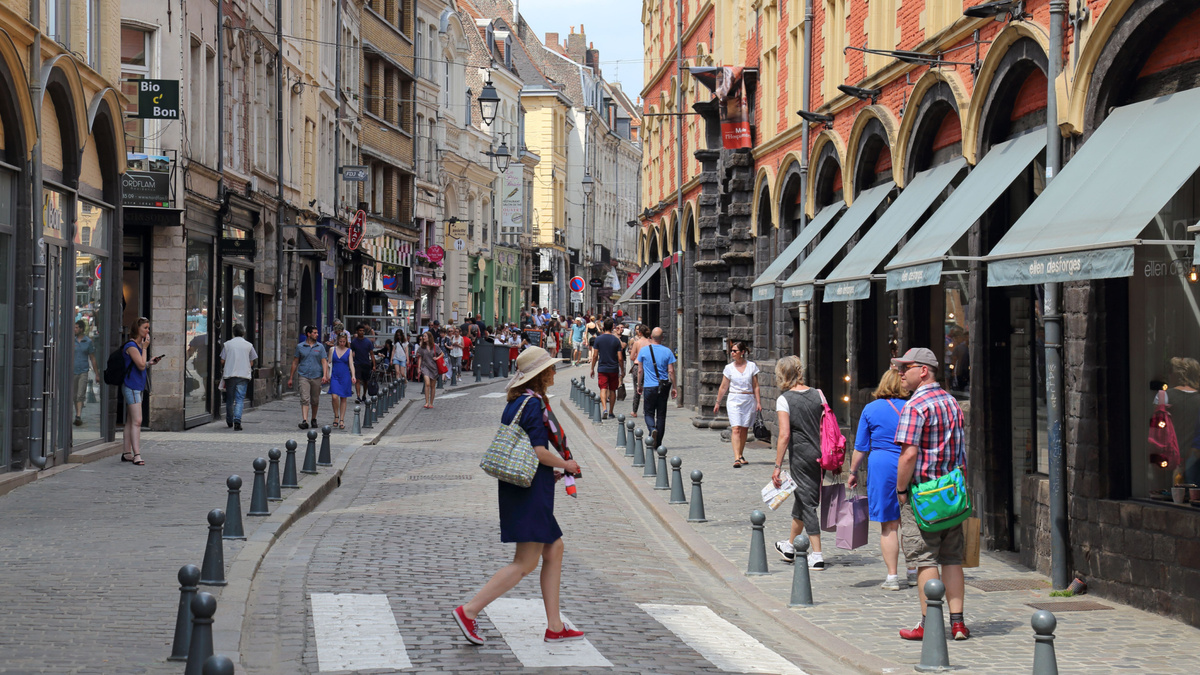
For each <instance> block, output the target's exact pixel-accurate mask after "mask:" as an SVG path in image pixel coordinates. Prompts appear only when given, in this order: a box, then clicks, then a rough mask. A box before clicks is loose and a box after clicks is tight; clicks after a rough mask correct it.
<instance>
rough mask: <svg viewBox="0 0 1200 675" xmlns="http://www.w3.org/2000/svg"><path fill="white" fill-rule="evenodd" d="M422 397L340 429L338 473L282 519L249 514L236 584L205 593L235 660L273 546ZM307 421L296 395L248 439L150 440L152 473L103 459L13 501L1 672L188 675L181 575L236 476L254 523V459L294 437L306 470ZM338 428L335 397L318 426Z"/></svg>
mask: <svg viewBox="0 0 1200 675" xmlns="http://www.w3.org/2000/svg"><path fill="white" fill-rule="evenodd" d="M410 385H411V383H410ZM461 388H463V387H458V389H461ZM419 389H420V387H419V385H418V386H416V387H411V386H410V388H409V390H408V392H407V399H406V400H404V401H401V402H400V403H399V405H396V406H393V407H392V409H391V411H390V413H389V414H388V415H386V416H385V417H384V418H383V419H382V420H381V421H379V422H377V423H376V424H375V425H374V428H373V429H368V430H364V433H363V435H361V436H356V435H353V434H352V432H351V431H350V428H349V424H348V425H347V429H346V430H345V431H335V432H334V433H333V435H332V437H331V449H332V456H333V464H334V466H333V467H319V473H318V474H317V475H306V474H303V473H300V474H299V476H300V486H301V487H300V489H298V490H297V489H293V490H284V491H283V497H284V499H283V501H282V502H273V503H271V505H270V511H271V515H270V516H269V517H258V518H251V517H249V516H244V517H243V523H244V528H245V532H246V536H247V540H246V541H232V540H225V542H224V557H225V570H226V578H227V579H228V580H229V585H228V586H225V587H223V588H222V587H201V590H204V591H207V592H209V593H213V594H214V595H217V600H218V608H217V615H216V623H215V625H214V633H215V635H216V649H217V652H218V653H228V654H229V655H230V656H236V649H237V639H238V636H239V635H240V632H241V628H240V627H241V611H242V609H243V606H244V602H245V595H246V593H248V590H249V584H250V581H251V579H252V577H253V574H254V572H255V571H256V570H257V568H258V564H259V562H261V560H262V557H263V556H264V555H265V554H266V552H267V550H268V549H269V548H270V545H271V543H272V542H273V541H274V539H275V538H276V537H278V536H279V534H281V533H282V531H283V530H285V529H286V528H287V527H288V526H289V525H290V524H291V523H292V522H294V521H295V520H296V519H298V518H299V517H300V516H302V515H303V514H304V513H306V512H307V511H308V510H310V509H311V508H312V507H313V506H315V505H316V504H317V503H318V502H319V501H320V500H321V498H323V497H324V495H325V494H327V493H328V492H329V491H330V490H333V489H334V488H335V487H336V486H337V485H338V483H339V481H340V476H341V473H342V467H344V466H345V463H346V461H347V460H348V459H349V457H350V456H351V455H352V454H353V453H354V451H355V450H357V449H358V448H359V447H361V446H362V445H364V444H367V443H371V442H374V439H375V438H376V437H378V436H380V435H382V434H383V433H384V432H385V430H386V429H387V428H388V425H389V424H390V423H391V422H392V421H393V420H395V419H396V418H397V417H398V416H399V415H400V414H401V413H402V412H403V410H404V409H405V407H406V406H407V405H410V404H412V403H413V402H414V401H416V400H417V398H416V397H417V396H418V394H417V393H416V392H417V391H419ZM299 410H300V409H299V400H298V399H297V398H296V397H294V396H291V397H287V398H285V399H284V400H282V401H272V402H270V403H267V404H264V405H261V406H259V407H257V408H254V409H247V410H246V412H245V414H244V416H243V419H242V424H243V426H244V429H245V430H244V431H241V432H236V431H234V430H233V429H230V428H228V427H226V426H225V423H224V421H223V420H217V421H214V422H212V423H210V424H206V425H204V426H200V427H197V428H194V429H191V430H189V431H186V432H143V434H142V455H143V457H144V458H145V460H146V465H145V466H133V465H132V464H128V463H123V462H121V461H120V460H119V458H118V456H115V455H114V456H111V457H104V458H102V459H100V460H98V461H95V462H91V463H88V464H78V465H68V467H67V468H62V469H59V470H57V471H58V472H57V473H55V474H54V475H51V476H49V477H48V478H42V479H39V480H36V481H34V482H32V483H29V484H27V485H23V486H21V487H19V488H16V489H15V490H13V491H12V492H10V493H8V494H7V495H4V496H0V511H2V512H3V514H4V518H3V519H0V541H3V542H4V545H3V547H2V548H0V569H2V570H3V571H4V583H3V584H2V585H0V625H3V626H6V627H8V629H7V630H5V631H0V673H4V672H21V673H30V672H54V673H64V672H72V673H106V674H111V673H122V674H129V673H178V672H180V670H181V669H182V667H183V665H182V664H181V663H171V662H168V661H166V657H167V656H168V655H169V654H170V653H171V640H172V637H173V631H174V627H175V614H176V609H177V605H178V602H179V582H178V581H177V579H176V574H177V572H178V571H179V568H180V567H181V566H183V565H185V564H189V563H190V564H194V565H197V566H199V565H200V563H201V561H202V559H203V556H204V547H205V541H206V537H207V534H208V522H207V520H206V517H207V514H208V512H209V510H211V509H214V508H221V509H224V508H225V503H226V497H227V494H228V493H227V488H226V486H225V479H226V478H228V477H229V475H230V474H234V473H236V474H238V475H239V476H241V477H242V480H243V486H242V494H241V499H242V513H243V514H245V513H246V512H247V511H249V504H250V495H251V490H252V485H253V478H254V469H253V467H252V462H253V460H254V458H256V457H264V458H265V457H266V456H267V451H268V450H269V449H270V448H273V447H278V448H280V450H281V451H282V450H283V445H284V443H285V441H287V440H288V439H295V440H296V442H297V443H298V444H299V448H298V449H297V456H296V462H297V469H299V467H300V466H301V465H302V464H303V459H304V450H305V445H306V443H307V437H306V435H305V434H307V433H308V432H307V431H302V430H300V429H299V428H297V424H298V423H299V417H300V412H299ZM348 414H349V416H350V420H351V421H353V413H348ZM331 419H332V415H331V413H330V408H329V401H328V399H327V398H326V399H325V400H322V401H321V409H320V411H319V415H318V420H319V421H320V422H321V423H322V424H325V423H328V422H329V421H330V420H331ZM118 440H120V435H119V434H118ZM317 444H318V445H317V447H318V449H319V448H320V438H318V440H317ZM282 464H283V460H282V459H281V460H280V471H281V472H282V470H283V466H282Z"/></svg>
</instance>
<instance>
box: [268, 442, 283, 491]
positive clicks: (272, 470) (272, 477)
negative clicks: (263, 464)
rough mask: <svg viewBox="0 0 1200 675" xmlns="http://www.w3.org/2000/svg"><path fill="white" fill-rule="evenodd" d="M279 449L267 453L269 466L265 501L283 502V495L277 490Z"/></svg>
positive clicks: (272, 449)
mask: <svg viewBox="0 0 1200 675" xmlns="http://www.w3.org/2000/svg"><path fill="white" fill-rule="evenodd" d="M279 455H280V452H279V448H271V449H270V450H268V451H267V462H268V463H269V464H270V466H269V467H267V501H269V502H281V501H283V493H282V492H281V491H280V490H279Z"/></svg>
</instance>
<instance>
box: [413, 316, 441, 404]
mask: <svg viewBox="0 0 1200 675" xmlns="http://www.w3.org/2000/svg"><path fill="white" fill-rule="evenodd" d="M441 355H442V349H441V347H438V346H437V340H435V339H434V335H433V331H432V330H427V331H425V332H424V333H421V346H420V347H417V370H418V371H420V373H421V379H422V380H423V381H424V382H425V392H424V393H425V408H426V409H430V408H433V397H434V394H435V393H436V392H437V379H438V366H437V357H438V356H441Z"/></svg>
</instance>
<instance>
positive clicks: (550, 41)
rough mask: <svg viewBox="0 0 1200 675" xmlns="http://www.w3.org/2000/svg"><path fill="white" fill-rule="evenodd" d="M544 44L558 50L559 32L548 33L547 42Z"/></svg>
mask: <svg viewBox="0 0 1200 675" xmlns="http://www.w3.org/2000/svg"><path fill="white" fill-rule="evenodd" d="M544 44H545V45H546V46H547V47H549V48H550V49H553V50H554V51H558V33H546V42H545V43H544Z"/></svg>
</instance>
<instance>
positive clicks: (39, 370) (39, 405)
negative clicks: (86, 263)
mask: <svg viewBox="0 0 1200 675" xmlns="http://www.w3.org/2000/svg"><path fill="white" fill-rule="evenodd" d="M29 22H30V23H32V24H33V25H35V26H40V25H41V22H42V2H41V0H29ZM29 98H30V99H32V100H33V123H34V127H35V128H36V129H37V130H38V141H37V142H36V143H34V144H33V151H32V152H31V153H30V158H29V175H30V178H31V179H32V181H31V182H32V183H33V184H32V186H31V192H32V193H33V194H32V199H31V200H30V204H29V205H30V209H29V212H30V213H29V216H30V217H29V229H30V237H29V241H30V242H31V243H33V244H34V245H35V246H36V248H34V251H33V289H32V290H33V302H32V306H31V310H32V311H31V312H30V314H31V316H30V324H31V326H32V328H33V330H32V331H30V332H31V337H32V341H31V344H30V350H29V351H30V357H31V363H30V373H29V379H30V383H29V463H30V464H32V465H34V466H35V467H37V468H38V469H44V468H46V454H45V452H46V450H45V438H44V437H43V434H44V432H45V407H44V405H45V394H44V393H43V392H44V390H45V389H46V246H45V244H42V243H40V241H41V232H42V209H41V208H39V207H38V204H41V203H42V141H41V138H42V134H41V130H42V106H41V100H42V32H41V31H37V32H35V33H34V34H33V44H32V45H30V47H29Z"/></svg>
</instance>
